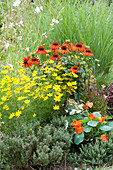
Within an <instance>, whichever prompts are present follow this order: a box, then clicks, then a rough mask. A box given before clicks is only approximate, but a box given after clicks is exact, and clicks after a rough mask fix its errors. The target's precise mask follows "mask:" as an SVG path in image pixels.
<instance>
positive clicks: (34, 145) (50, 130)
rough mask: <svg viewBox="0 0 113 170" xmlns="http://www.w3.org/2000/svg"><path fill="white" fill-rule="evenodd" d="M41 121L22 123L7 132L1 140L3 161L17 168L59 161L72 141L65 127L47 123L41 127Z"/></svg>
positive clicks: (45, 164) (67, 150)
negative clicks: (56, 126)
mask: <svg viewBox="0 0 113 170" xmlns="http://www.w3.org/2000/svg"><path fill="white" fill-rule="evenodd" d="M39 125H40V124H39V122H38V121H37V122H35V123H31V124H29V125H26V124H22V125H21V126H20V127H19V126H18V127H16V128H15V131H13V132H11V133H9V134H5V135H4V136H3V138H2V141H1V153H2V155H1V156H2V162H3V163H6V162H8V163H9V165H10V166H11V165H14V166H15V168H22V167H26V166H27V164H29V165H30V166H32V167H37V166H39V167H40V166H41V167H46V166H47V165H48V164H56V163H59V162H60V161H61V160H62V159H63V157H64V156H65V155H67V153H68V152H69V147H70V144H71V141H70V139H69V134H68V133H67V132H66V131H65V130H64V128H55V127H54V125H46V126H45V127H43V128H42V129H40V126H39Z"/></svg>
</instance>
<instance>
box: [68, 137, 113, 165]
mask: <svg viewBox="0 0 113 170" xmlns="http://www.w3.org/2000/svg"><path fill="white" fill-rule="evenodd" d="M112 158H113V139H109V141H105V142H104V141H100V140H96V142H95V143H93V142H91V143H88V144H87V145H82V147H81V148H80V153H77V152H73V153H69V154H68V156H67V160H68V161H69V162H70V163H73V164H74V165H75V166H79V163H86V164H88V165H93V166H97V165H103V164H104V163H108V164H110V163H111V161H112Z"/></svg>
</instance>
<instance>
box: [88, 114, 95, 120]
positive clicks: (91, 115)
mask: <svg viewBox="0 0 113 170" xmlns="http://www.w3.org/2000/svg"><path fill="white" fill-rule="evenodd" d="M88 116H89V118H90V119H91V120H93V119H95V118H96V117H95V115H94V114H92V113H91V114H88Z"/></svg>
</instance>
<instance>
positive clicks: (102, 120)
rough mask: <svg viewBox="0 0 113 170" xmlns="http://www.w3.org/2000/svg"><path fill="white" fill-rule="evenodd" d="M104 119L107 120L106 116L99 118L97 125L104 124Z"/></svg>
mask: <svg viewBox="0 0 113 170" xmlns="http://www.w3.org/2000/svg"><path fill="white" fill-rule="evenodd" d="M106 118H107V116H105V117H101V118H100V119H99V120H98V122H99V123H101V122H104V120H105V119H106Z"/></svg>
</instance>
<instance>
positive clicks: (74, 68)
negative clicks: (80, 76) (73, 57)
mask: <svg viewBox="0 0 113 170" xmlns="http://www.w3.org/2000/svg"><path fill="white" fill-rule="evenodd" d="M77 69H79V67H77V66H73V67H71V69H70V71H71V72H74V73H78V70H77Z"/></svg>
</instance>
